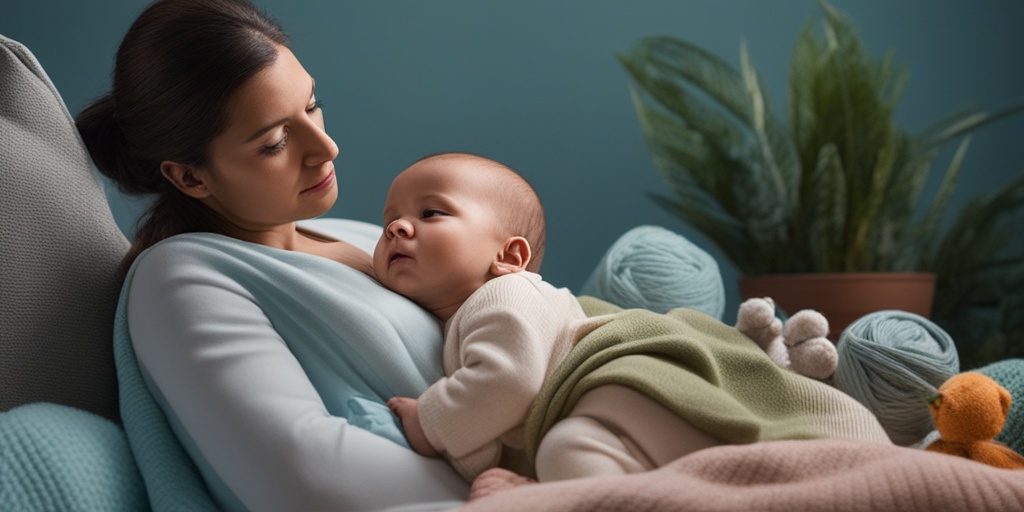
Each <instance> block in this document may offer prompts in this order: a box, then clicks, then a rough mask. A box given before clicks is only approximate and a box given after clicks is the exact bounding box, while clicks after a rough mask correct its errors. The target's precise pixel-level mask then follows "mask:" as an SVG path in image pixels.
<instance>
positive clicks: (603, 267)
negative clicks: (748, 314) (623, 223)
mask: <svg viewBox="0 0 1024 512" xmlns="http://www.w3.org/2000/svg"><path fill="white" fill-rule="evenodd" d="M580 295H590V296H593V297H596V298H598V299H601V300H604V301H607V302H610V303H612V304H615V305H617V306H619V307H622V308H625V309H631V308H640V309H648V310H651V311H655V312H657V313H664V312H666V311H669V310H671V309H675V308H679V307H684V308H690V309H695V310H698V311H701V312H703V313H706V314H708V315H710V316H713V317H715V318H717V319H719V320H721V318H722V313H724V312H725V287H724V286H723V284H722V275H721V272H720V271H719V269H718V263H717V262H716V261H715V259H714V258H712V257H711V255H710V254H708V253H707V252H706V251H704V250H703V249H701V248H700V247H698V246H696V245H695V244H693V243H692V242H690V241H689V240H687V239H686V238H685V237H683V236H681V235H679V234H677V233H674V232H672V231H669V230H668V229H665V228H662V227H658V226H639V227H635V228H633V229H631V230H629V231H627V232H626V233H625V234H623V235H622V236H621V237H619V239H618V240H616V241H615V243H614V244H612V246H611V247H610V248H609V249H608V252H606V253H605V255H604V257H603V258H602V259H601V261H600V262H599V263H598V265H597V267H596V268H595V269H594V271H593V272H592V273H591V274H590V277H589V278H588V279H587V281H586V282H585V283H584V285H583V287H582V288H581V289H580Z"/></svg>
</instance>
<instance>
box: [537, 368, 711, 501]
mask: <svg viewBox="0 0 1024 512" xmlns="http://www.w3.org/2000/svg"><path fill="white" fill-rule="evenodd" d="M720 444H723V443H722V442H721V441H719V440H717V439H715V438H714V437H712V436H710V435H708V434H705V433H704V432H702V431H700V430H697V429H696V428H694V427H693V426H691V425H690V424H689V423H687V422H686V421H684V420H683V419H682V418H680V417H678V416H676V415H675V414H673V413H671V412H670V411H669V410H668V409H666V408H664V407H662V406H661V405H659V404H658V403H657V402H655V401H654V400H652V399H650V398H648V397H647V396H645V395H643V394H641V393H639V392H637V391H634V390H632V389H630V388H627V387H624V386H618V385H608V386H602V387H599V388H595V389H593V390H591V391H589V392H587V394H585V395H583V396H582V397H580V400H579V401H578V402H577V404H576V407H575V408H574V409H573V411H572V413H571V414H570V415H569V416H567V417H566V418H565V419H563V420H561V421H559V422H558V423H556V424H555V425H554V426H553V427H552V428H551V430H549V431H548V433H547V434H546V435H545V436H544V439H542V440H541V443H540V446H539V447H538V449H537V460H536V462H537V465H536V469H537V479H538V480H539V481H541V482H547V481H553V480H566V479H570V478H580V477H585V476H597V475H622V474H626V473H638V472H641V471H647V470H651V469H654V468H657V467H661V466H664V465H665V464H667V463H669V462H671V461H673V460H675V459H678V458H679V457H682V456H683V455H686V454H688V453H692V452H695V451H697V450H700V449H702V448H708V447H711V446H717V445H720Z"/></svg>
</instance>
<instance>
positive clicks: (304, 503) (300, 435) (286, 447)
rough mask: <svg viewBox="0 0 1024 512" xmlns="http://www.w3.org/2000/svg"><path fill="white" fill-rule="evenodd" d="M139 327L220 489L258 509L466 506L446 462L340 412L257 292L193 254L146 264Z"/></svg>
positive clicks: (171, 404)
mask: <svg viewBox="0 0 1024 512" xmlns="http://www.w3.org/2000/svg"><path fill="white" fill-rule="evenodd" d="M128 322H129V329H130V332H131V337H132V341H133V345H134V347H135V351H136V354H137V356H138V359H139V364H140V366H141V367H142V369H143V371H144V373H146V374H147V375H148V376H149V378H150V379H151V381H152V383H153V384H154V385H155V386H156V387H157V388H158V389H159V393H160V395H162V398H163V401H164V403H165V405H164V407H165V408H167V409H169V410H165V413H166V414H168V415H169V416H173V417H174V419H175V420H176V421H172V422H171V423H172V425H173V426H176V433H177V434H178V436H179V438H183V440H184V441H185V442H184V443H183V444H184V445H185V446H186V449H189V450H190V455H191V456H192V458H193V459H194V460H196V461H197V464H198V465H199V466H200V468H201V469H205V470H206V473H207V474H205V475H204V476H205V477H206V478H207V480H208V482H209V481H216V480H218V479H219V480H221V481H222V482H223V484H224V486H225V487H226V488H227V489H230V492H231V493H232V494H234V496H235V497H237V499H238V500H239V501H241V502H242V503H244V504H245V505H246V506H247V507H248V508H250V509H252V510H262V509H265V510H325V509H332V510H366V509H382V508H387V507H393V506H399V505H406V504H414V503H424V504H426V503H429V502H450V501H452V500H462V499H464V498H465V496H466V493H467V488H466V485H465V483H464V482H462V481H461V479H459V478H458V476H457V475H456V474H455V473H454V472H452V471H451V469H450V468H449V467H448V466H447V465H446V464H445V463H444V462H442V461H440V460H431V459H425V458H422V457H419V456H417V455H416V454H414V453H413V452H411V451H410V450H408V449H406V448H404V447H401V446H399V445H396V444H394V443H392V442H390V441H388V440H386V439H384V438H381V437H379V436H376V435H374V434H371V433H369V432H367V431H365V430H362V429H360V428H357V427H354V426H352V425H350V424H349V423H348V422H347V421H346V420H345V419H343V418H340V417H335V416H332V415H330V414H329V413H328V412H327V409H326V407H325V406H324V403H323V401H322V400H321V398H320V395H319V394H318V393H317V391H316V389H314V387H313V386H312V384H311V383H310V381H309V379H308V378H307V376H306V373H305V372H304V371H303V369H302V367H301V366H300V365H299V363H298V361H297V360H296V359H295V357H294V356H293V355H292V353H291V351H290V350H289V349H288V346H287V345H286V344H285V342H284V341H283V340H282V338H281V336H280V335H279V334H278V333H277V331H276V330H275V329H274V326H273V325H271V323H270V321H269V320H268V318H267V317H266V315H265V314H264V313H263V310H262V309H261V308H260V307H259V305H258V304H257V303H256V302H255V301H254V299H253V297H252V295H251V294H250V293H248V292H247V291H246V290H245V289H244V288H243V287H241V286H240V285H239V284H237V283H236V282H234V281H232V280H231V279H229V278H227V277H225V276H224V275H223V274H222V273H220V272H217V271H215V270H214V269H212V268H210V267H209V266H204V265H203V264H201V263H200V262H198V261H193V260H190V259H189V258H188V255H187V254H182V253H181V251H170V250H167V251H160V250H159V248H156V249H155V250H151V251H150V253H148V254H147V255H146V256H145V257H144V258H143V259H142V260H140V261H139V264H138V267H137V269H136V272H135V276H134V279H133V281H132V284H131V289H130V295H129V300H128ZM210 472H212V473H214V474H213V475H211V474H209V473H210ZM213 488H216V485H214V486H213ZM221 498H222V501H224V500H223V496H221ZM228 501H230V500H228ZM449 505H450V503H449Z"/></svg>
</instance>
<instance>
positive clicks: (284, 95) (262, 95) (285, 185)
mask: <svg viewBox="0 0 1024 512" xmlns="http://www.w3.org/2000/svg"><path fill="white" fill-rule="evenodd" d="M228 113H229V118H228V119H229V125H228V128H227V130H226V131H224V132H223V133H222V134H221V135H220V136H218V137H217V138H216V139H214V140H213V142H212V144H211V148H210V149H211V151H210V157H211V158H210V161H209V162H210V163H209V165H208V166H207V167H206V168H204V169H201V170H199V171H198V172H197V177H198V178H199V179H201V180H202V181H203V185H205V189H206V195H205V197H203V198H201V200H202V201H204V202H205V203H206V204H207V205H208V206H209V207H210V208H212V209H213V210H214V211H216V212H217V213H219V214H220V215H221V216H223V217H224V219H225V220H227V221H228V222H230V223H231V224H233V225H234V226H235V227H237V228H241V229H242V230H245V231H255V232H261V231H268V230H273V229H274V228H277V227H279V226H282V225H284V224H288V223H291V222H294V221H297V220H303V219H309V218H312V217H316V216H318V215H322V214H323V213H325V212H326V211H327V210H328V209H330V207H331V206H332V205H333V204H334V202H335V200H337V198H338V186H337V182H336V181H335V175H334V162H333V161H334V158H335V157H337V156H338V146H337V144H335V143H334V141H333V140H331V138H330V137H328V136H327V133H326V132H325V131H324V119H323V112H322V111H321V110H320V106H319V103H318V102H317V101H316V96H315V94H314V83H313V79H312V78H311V77H310V76H309V74H308V73H306V70H305V69H303V67H302V65H301V64H300V63H299V61H298V60H297V59H296V58H295V56H294V55H293V54H292V52H291V51H290V50H288V49H287V48H284V47H279V48H278V56H277V59H276V60H275V61H274V63H273V64H271V65H270V66H269V67H267V68H266V69H264V70H262V71H261V72H260V73H258V74H257V75H255V76H254V77H253V78H251V79H250V80H249V81H248V82H247V83H246V84H245V85H243V86H242V88H241V89H239V91H238V92H237V93H236V94H235V96H234V97H233V98H232V99H231V100H230V102H229V104H228Z"/></svg>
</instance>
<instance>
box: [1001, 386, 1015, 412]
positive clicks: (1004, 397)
mask: <svg viewBox="0 0 1024 512" xmlns="http://www.w3.org/2000/svg"><path fill="white" fill-rule="evenodd" d="M1012 403H1013V395H1011V394H1010V392H1009V391H1007V390H1006V388H1004V387H1002V386H999V405H1001V406H1003V416H1004V417H1005V416H1006V415H1007V414H1009V412H1010V404H1012Z"/></svg>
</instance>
